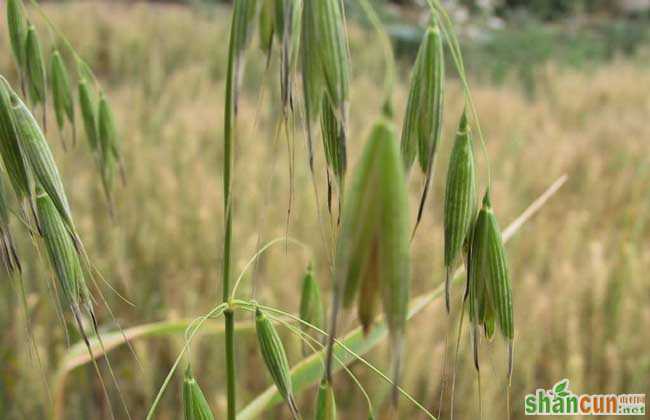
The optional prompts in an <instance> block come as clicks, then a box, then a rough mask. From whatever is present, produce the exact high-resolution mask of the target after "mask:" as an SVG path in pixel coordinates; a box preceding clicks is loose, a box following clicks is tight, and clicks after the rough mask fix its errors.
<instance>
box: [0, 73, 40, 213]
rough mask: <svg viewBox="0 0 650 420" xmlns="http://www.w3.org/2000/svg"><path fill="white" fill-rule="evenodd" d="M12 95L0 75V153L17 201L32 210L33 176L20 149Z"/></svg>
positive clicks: (33, 203) (33, 204) (33, 208)
mask: <svg viewBox="0 0 650 420" xmlns="http://www.w3.org/2000/svg"><path fill="white" fill-rule="evenodd" d="M13 95H15V93H14V92H13V90H12V89H11V87H10V86H9V84H8V83H7V81H6V80H5V79H4V78H2V77H1V76H0V155H1V156H2V161H3V163H4V167H5V169H6V171H7V175H8V176H9V181H10V182H11V186H12V188H13V190H14V192H15V193H16V197H17V198H18V201H19V202H20V203H21V204H22V205H23V206H24V205H25V204H26V203H29V204H30V205H31V208H32V210H33V211H34V210H35V205H36V202H35V201H34V188H35V187H34V178H33V176H32V172H31V170H30V168H29V166H28V162H27V160H26V158H25V157H24V156H23V153H22V152H21V150H20V143H19V138H18V127H17V125H16V117H15V115H14V112H13V105H12V96H13ZM23 210H24V209H23ZM34 213H35V211H34Z"/></svg>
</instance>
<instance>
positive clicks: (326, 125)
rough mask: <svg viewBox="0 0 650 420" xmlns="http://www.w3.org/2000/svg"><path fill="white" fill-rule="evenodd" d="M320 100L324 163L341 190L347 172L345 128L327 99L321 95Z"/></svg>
mask: <svg viewBox="0 0 650 420" xmlns="http://www.w3.org/2000/svg"><path fill="white" fill-rule="evenodd" d="M322 98H323V104H322V108H321V135H322V137H323V149H324V150H325V161H326V162H327V165H328V167H329V168H330V169H331V171H332V172H333V174H334V177H335V178H336V181H337V183H338V185H339V187H340V188H342V187H343V180H344V178H345V172H346V170H347V153H346V145H345V127H344V126H343V124H342V121H341V119H340V118H338V116H337V115H336V109H335V108H334V106H333V104H332V102H331V100H330V99H329V97H328V96H326V95H323V97H322Z"/></svg>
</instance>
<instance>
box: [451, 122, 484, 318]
mask: <svg viewBox="0 0 650 420" xmlns="http://www.w3.org/2000/svg"><path fill="white" fill-rule="evenodd" d="M475 213H476V169H475V167H474V156H473V152H472V138H471V131H470V127H469V124H468V122H467V114H466V113H465V112H463V116H462V117H461V120H460V124H459V127H458V132H457V133H456V140H455V142H454V147H453V149H452V152H451V157H450V159H449V168H448V170H447V186H446V190H445V202H444V230H445V271H446V275H445V304H446V307H447V312H449V311H450V290H449V289H450V285H449V282H450V277H451V271H452V269H453V264H454V262H455V261H456V260H457V258H458V256H459V255H460V254H461V250H462V247H463V244H464V243H465V241H466V240H467V238H468V235H469V234H470V229H471V225H472V221H473V220H474V217H475Z"/></svg>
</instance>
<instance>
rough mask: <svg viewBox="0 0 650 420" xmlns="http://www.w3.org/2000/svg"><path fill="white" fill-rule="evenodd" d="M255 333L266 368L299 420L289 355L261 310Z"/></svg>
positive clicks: (257, 313)
mask: <svg viewBox="0 0 650 420" xmlns="http://www.w3.org/2000/svg"><path fill="white" fill-rule="evenodd" d="M255 331H256V332H257V342H258V344H259V347H260V352H261V353H262V358H263V359H264V363H265V364H266V368H267V369H268V371H269V373H270V374H271V378H272V379H273V382H274V383H275V386H276V387H277V388H278V392H279V393H280V395H282V398H284V400H285V401H286V402H287V405H288V406H289V409H290V410H291V413H292V415H293V417H294V419H299V418H300V415H299V413H298V408H297V406H296V403H295V400H294V397H293V388H292V385H291V374H290V372H289V360H288V359H287V353H286V352H285V350H284V346H283V345H282V340H281V339H280V335H279V334H278V332H277V330H276V329H275V326H274V325H273V323H272V322H271V320H269V319H268V318H267V317H266V315H265V314H264V313H263V312H262V311H261V310H260V309H259V308H258V309H257V310H256V312H255Z"/></svg>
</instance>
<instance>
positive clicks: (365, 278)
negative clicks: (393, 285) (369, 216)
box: [357, 241, 380, 335]
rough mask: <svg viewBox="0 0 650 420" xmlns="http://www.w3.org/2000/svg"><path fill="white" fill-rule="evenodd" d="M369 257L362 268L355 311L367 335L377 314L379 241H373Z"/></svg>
mask: <svg viewBox="0 0 650 420" xmlns="http://www.w3.org/2000/svg"><path fill="white" fill-rule="evenodd" d="M370 246H371V247H372V250H371V253H370V257H369V258H368V261H366V263H365V267H364V268H363V269H362V270H363V274H362V275H361V285H360V287H359V299H358V301H359V302H358V306H357V311H358V313H359V322H360V323H361V326H362V327H363V333H364V334H365V335H368V333H369V332H370V329H371V328H372V324H373V323H374V321H375V317H376V316H377V310H378V308H379V300H380V299H379V298H380V293H379V292H380V283H379V271H378V270H379V267H380V264H379V243H378V241H373V242H372V244H371V245H370Z"/></svg>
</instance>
